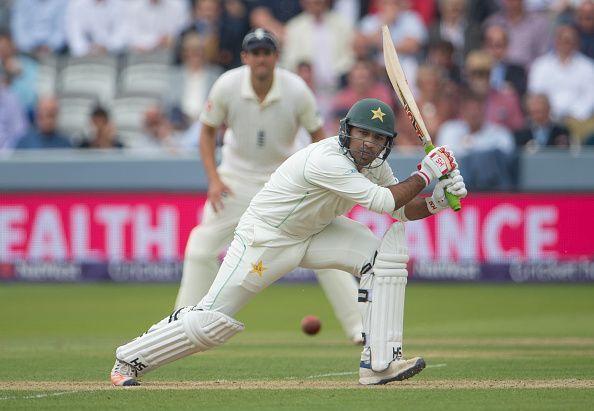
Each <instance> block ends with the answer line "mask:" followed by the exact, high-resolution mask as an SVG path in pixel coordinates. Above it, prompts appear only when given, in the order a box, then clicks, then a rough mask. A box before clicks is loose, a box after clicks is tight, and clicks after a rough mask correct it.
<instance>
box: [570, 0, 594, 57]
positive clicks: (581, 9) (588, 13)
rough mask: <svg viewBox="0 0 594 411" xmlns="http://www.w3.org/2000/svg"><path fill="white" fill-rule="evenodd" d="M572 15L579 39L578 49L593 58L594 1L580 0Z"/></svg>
mask: <svg viewBox="0 0 594 411" xmlns="http://www.w3.org/2000/svg"><path fill="white" fill-rule="evenodd" d="M574 16H575V17H574V18H575V28H576V30H577V32H578V37H579V39H580V51H581V52H582V53H583V54H584V55H586V56H588V57H590V58H591V59H594V1H592V0H582V2H581V3H580V4H579V6H578V7H577V8H576V10H575V15H574Z"/></svg>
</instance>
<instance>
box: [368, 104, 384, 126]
mask: <svg viewBox="0 0 594 411" xmlns="http://www.w3.org/2000/svg"><path fill="white" fill-rule="evenodd" d="M371 112H372V113H373V117H371V119H372V120H375V119H376V118H379V121H381V122H382V123H383V122H384V116H385V115H386V113H384V112H382V108H381V107H378V108H377V110H371Z"/></svg>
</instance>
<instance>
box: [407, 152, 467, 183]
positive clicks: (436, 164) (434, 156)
mask: <svg viewBox="0 0 594 411" xmlns="http://www.w3.org/2000/svg"><path fill="white" fill-rule="evenodd" d="M417 168H418V170H419V171H415V174H418V175H420V176H421V177H423V180H425V186H428V185H429V184H430V183H431V181H433V180H434V179H436V178H439V177H441V176H443V175H446V174H448V173H450V172H451V171H453V170H455V169H456V168H458V163H456V159H455V158H454V153H452V152H451V151H450V150H449V149H448V148H447V147H446V146H442V147H435V148H434V149H433V150H431V151H430V152H429V154H427V155H426V156H425V157H424V158H423V160H421V162H420V163H419V165H418V166H417Z"/></svg>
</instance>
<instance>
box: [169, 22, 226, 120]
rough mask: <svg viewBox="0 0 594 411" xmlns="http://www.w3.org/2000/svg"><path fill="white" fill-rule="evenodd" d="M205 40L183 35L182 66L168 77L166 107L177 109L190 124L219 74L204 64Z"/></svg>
mask: <svg viewBox="0 0 594 411" xmlns="http://www.w3.org/2000/svg"><path fill="white" fill-rule="evenodd" d="M206 40H207V39H206V38H205V37H203V36H202V35H200V34H198V33H188V34H187V35H186V36H184V40H183V45H182V65H181V66H180V67H177V68H175V69H173V71H172V76H171V84H170V87H169V95H168V97H167V105H168V107H169V108H172V109H177V110H180V111H181V113H182V114H183V115H184V116H185V117H186V118H187V119H188V120H189V121H190V122H194V121H196V120H198V117H199V116H200V112H201V111H202V107H203V106H204V103H205V102H206V97H207V96H208V92H209V91H210V88H211V87H212V85H213V84H214V82H215V80H216V79H217V78H218V77H219V76H220V75H221V72H222V71H221V69H220V68H219V67H218V66H215V65H212V64H209V63H208V62H207V61H206V52H205V47H206Z"/></svg>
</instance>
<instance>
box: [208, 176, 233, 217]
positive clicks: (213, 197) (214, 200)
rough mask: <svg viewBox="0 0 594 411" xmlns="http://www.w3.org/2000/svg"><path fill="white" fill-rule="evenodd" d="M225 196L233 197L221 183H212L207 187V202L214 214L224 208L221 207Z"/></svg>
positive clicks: (229, 190) (228, 189)
mask: <svg viewBox="0 0 594 411" xmlns="http://www.w3.org/2000/svg"><path fill="white" fill-rule="evenodd" d="M227 195H233V192H232V191H231V189H230V188H229V187H227V186H226V185H225V184H224V183H223V182H222V181H220V180H218V181H214V182H212V183H210V184H209V186H208V201H210V204H211V205H212V208H213V210H214V212H215V213H218V212H219V211H220V210H222V209H223V208H225V206H224V205H223V199H224V198H225V197H227Z"/></svg>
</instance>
